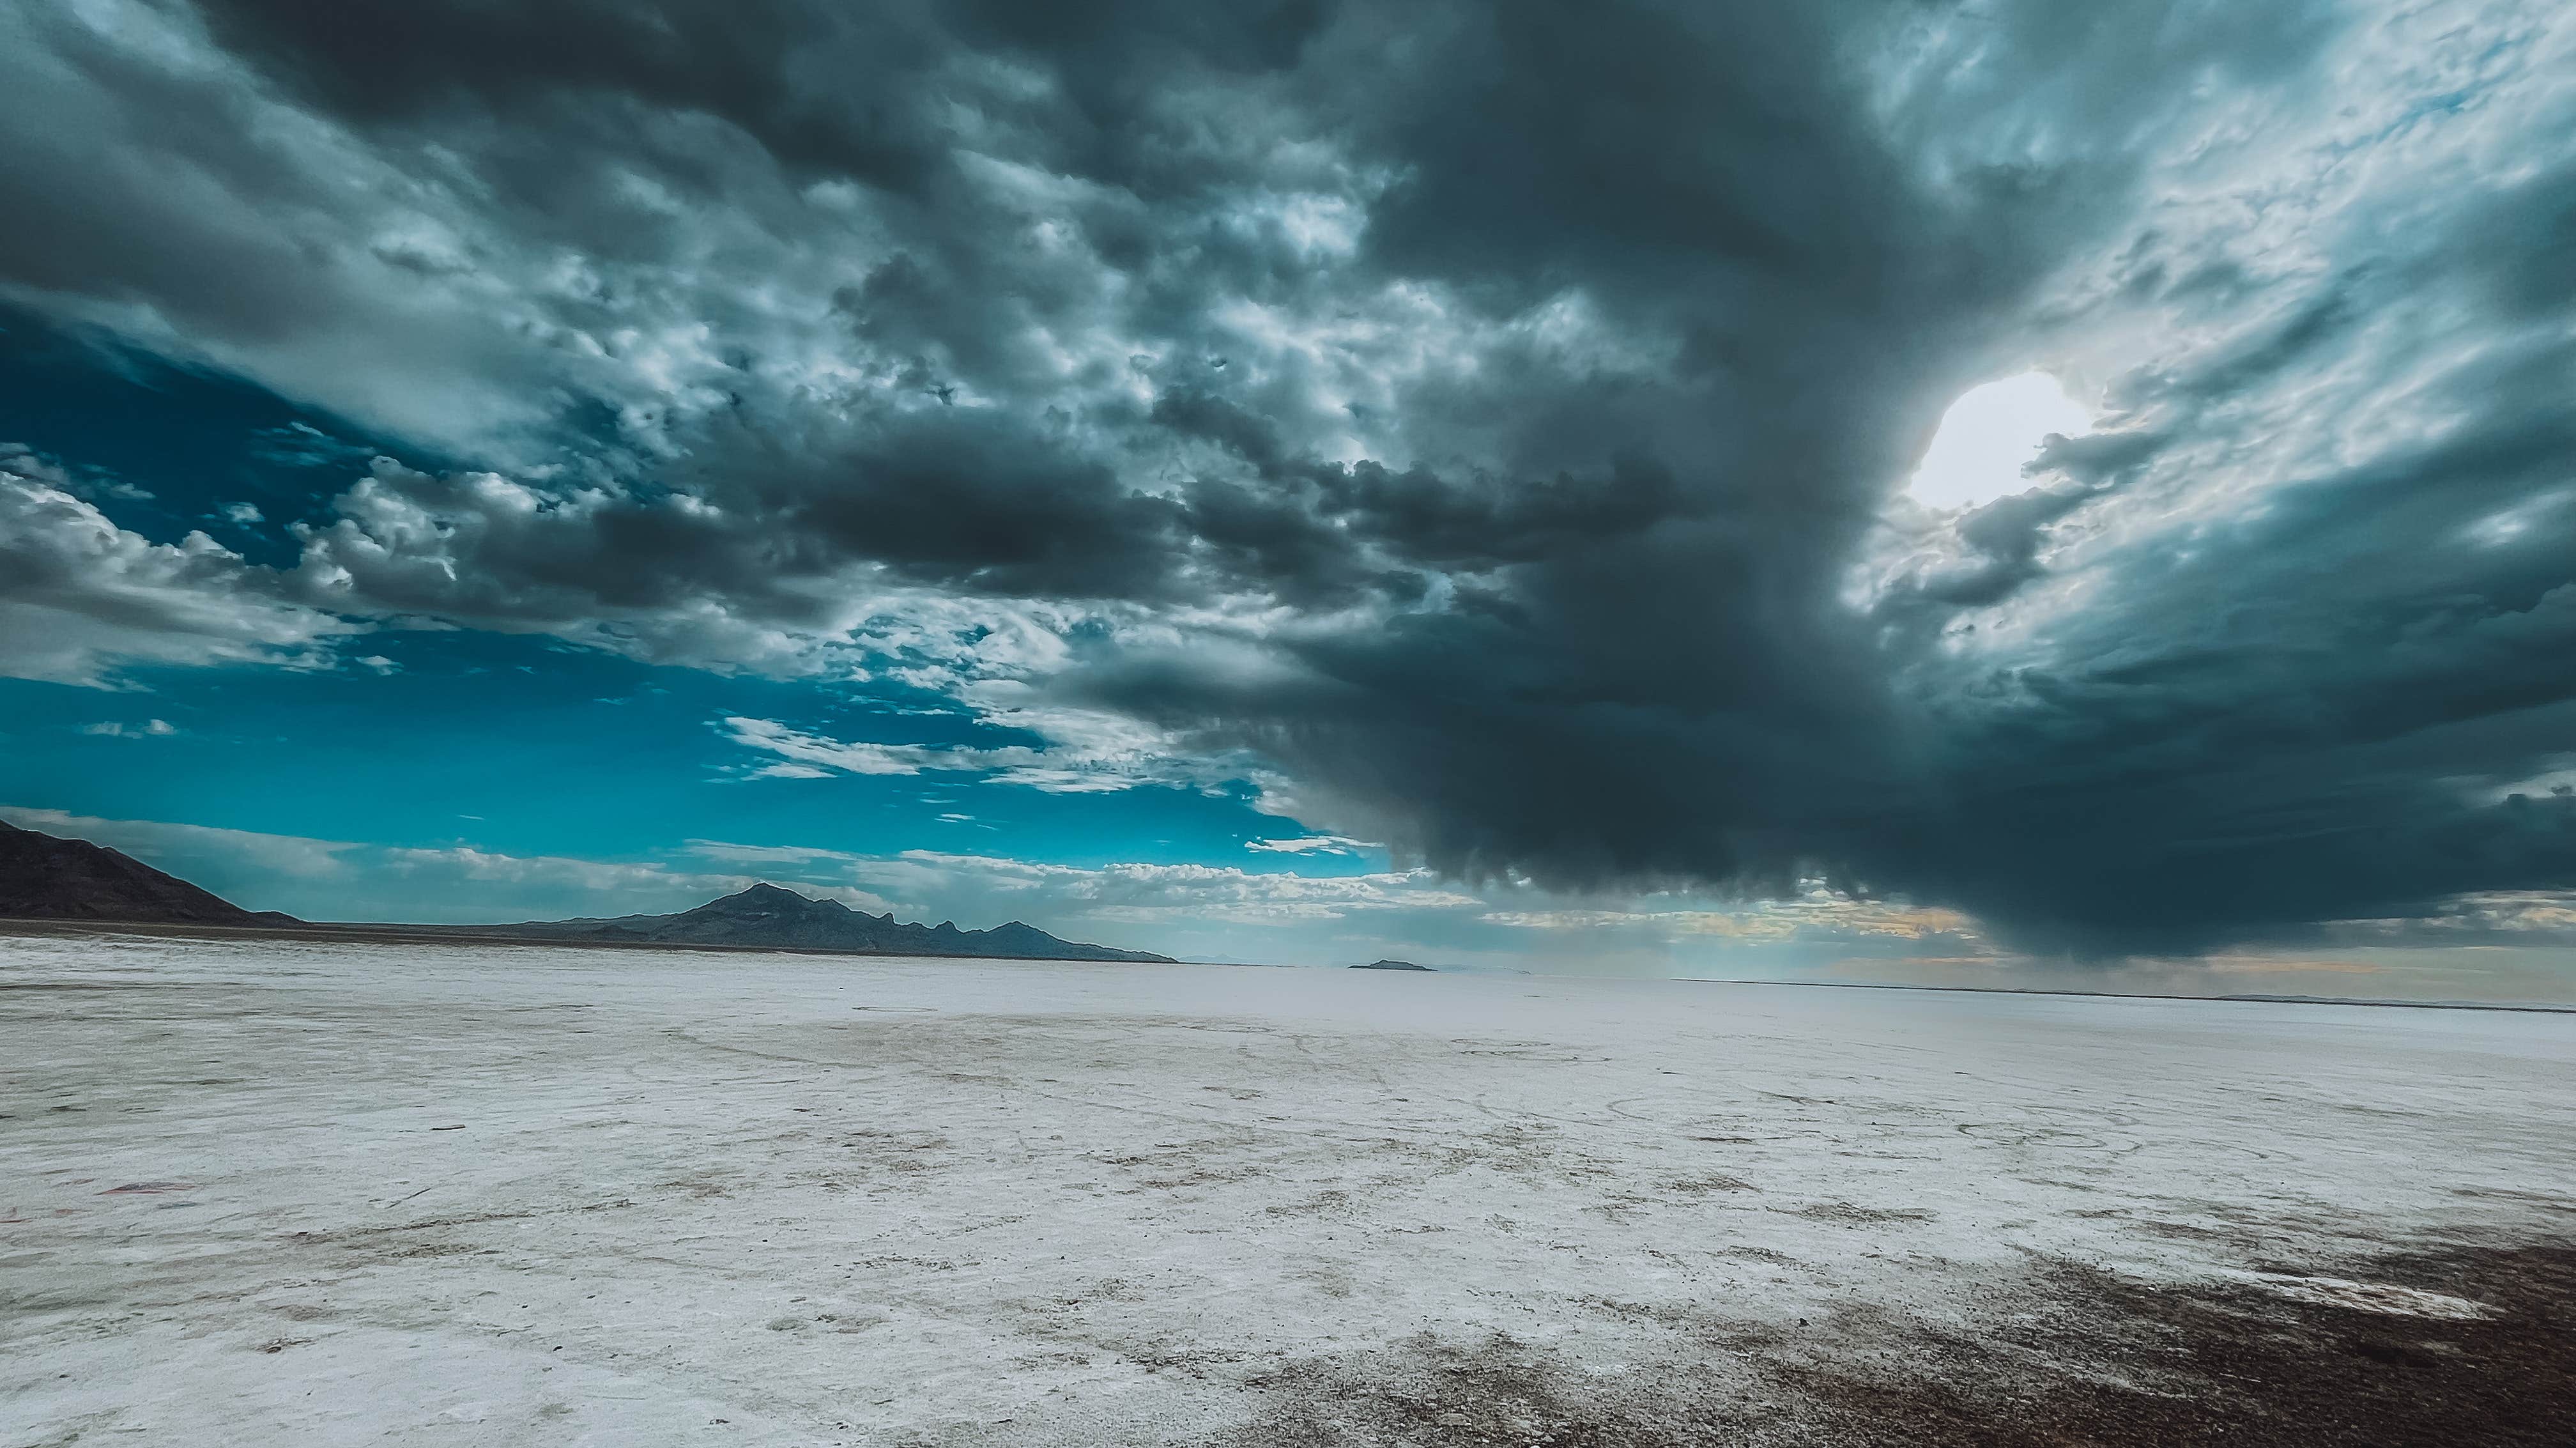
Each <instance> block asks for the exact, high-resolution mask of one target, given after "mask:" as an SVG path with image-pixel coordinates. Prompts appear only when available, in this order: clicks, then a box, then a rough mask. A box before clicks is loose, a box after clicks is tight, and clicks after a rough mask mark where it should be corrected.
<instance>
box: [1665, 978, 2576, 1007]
mask: <svg viewBox="0 0 2576 1448" xmlns="http://www.w3.org/2000/svg"><path fill="white" fill-rule="evenodd" d="M1671 979H1673V980H1685V981H1689V982H1690V983H1691V984H1693V985H1788V986H1800V987H1804V988H1808V989H1813V990H1923V991H1945V992H1949V993H1951V994H1955V995H2026V996H2076V997H2080V998H2085V999H2091V1000H2112V1001H2228V1002H2233V1003H2235V1004H2238V1005H2266V1006H2383V1007H2397V1008H2401V1009H2405V1010H2417V1011H2527V1012H2532V1013H2535V1014H2539V1015H2553V1016H2566V1015H2576V1005H2567V1006H2553V1005H2544V1004H2541V1003H2539V1002H2536V1001H2522V1002H2514V1001H2407V1000H2371V999H2368V998H2367V997H2362V996H2308V995H2268V994H2263V993H2259V992H2251V991H2239V992H2236V993H2233V994H2230V995H2182V994H2179V993H2176V992H2171V991H2143V990H2137V991H2132V990H2068V989H2064V988H2062V987H2060V988H2053V989H2052V988H2050V987H2046V986H2011V985H1905V984H1900V983H1898V982H1895V981H1877V980H1733V979H1728V978H1726V977H1724V976H1710V975H1677V976H1673V977H1671Z"/></svg>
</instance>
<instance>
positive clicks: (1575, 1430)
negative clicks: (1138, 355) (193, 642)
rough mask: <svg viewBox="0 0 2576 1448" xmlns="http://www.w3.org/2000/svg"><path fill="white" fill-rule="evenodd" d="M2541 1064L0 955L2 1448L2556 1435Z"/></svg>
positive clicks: (1455, 991)
mask: <svg viewBox="0 0 2576 1448" xmlns="http://www.w3.org/2000/svg"><path fill="white" fill-rule="evenodd" d="M2571 1059H2576V1017H2569V1016H2564V1015H2541V1014H2511V1013H2494V1012H2466V1011H2425V1010H2402V1009H2366V1008H2357V1007H2337V1006H2317V1005H2286V1004H2255V1003H2234V1002H2230V1003H2218V1002H2186V1001H2163V1000H2120V999H2086V998H2066V997H2041V996H2004V995H1951V994H1924V993H1915V992H1875V991H1862V990H1811V989H1798V988H1794V987H1763V986H1736V985H1711V984H1692V983H1676V982H1588V981H1578V980H1570V979H1552V978H1549V979H1542V978H1505V977H1474V976H1460V975H1412V974H1394V973H1379V972H1369V971H1334V972H1326V971H1302V970H1299V971H1292V970H1256V969H1243V968H1225V967H1193V966H1126V965H1118V966H1098V965H1072V964H1053V963H1020V962H1009V963H1005V962H982V961H955V960H942V961H922V960H900V959H864V958H847V957H819V956H795V955H753V954H722V955H707V954H692V953H685V952H649V951H617V950H600V949H553V948H516V949H509V948H500V949H486V948H458V947H423V946H417V945H368V944H345V943H335V944H296V943H285V942H274V941H271V942H260V941H247V940H242V941H199V940H185V939H176V938H158V937H147V936H98V935H77V934H70V933H63V934H53V935H48V934H42V933H30V934H21V935H17V936H10V937H0V1113H5V1119H0V1233H5V1236H0V1314H5V1315H0V1354H5V1356H0V1442H5V1443H7V1444H12V1445H15V1444H40V1443H42V1444H55V1443H69V1442H74V1441H79V1442H114V1443H144V1444H158V1443H168V1444H202V1443H263V1444H299V1445H300V1444H343V1443H348V1444H356V1443H368V1444H383V1443H394V1444H478V1445H479V1444H517V1443H546V1444H557V1443H600V1444H659V1443H742V1444H826V1443H862V1442H864V1443H942V1444H945V1443H977V1444H983V1443H994V1444H1042V1443H1091V1442H1098V1443H1128V1442H1136V1443H1159V1442H1176V1443H1198V1442H1208V1443H1238V1444H1265V1445H1266V1444H1279V1443H1334V1442H1354V1443H1356V1442H1381V1443H1393V1442H1413V1443H1418V1444H1423V1445H1429V1444H1434V1443H1448V1442H1459V1443H1471V1442H1479V1441H1490V1442H1519V1443H1540V1442H1547V1443H1568V1444H1574V1443H1593V1444H1606V1443H1628V1442H1637V1443H1664V1442H1674V1443H1680V1442H1735V1441H1742V1442H1774V1441H1776V1442H1799V1443H1809V1442H1813V1443H1827V1442H1846V1441H1848V1442H1877V1441H1891V1442H1893V1441H1923V1442H1949V1441H1957V1442H1963V1443H1964V1442H2013V1441H2032V1442H2039V1441H2051V1440H2049V1439H2048V1438H2047V1437H2045V1436H2044V1435H2045V1434H2046V1433H2049V1432H2058V1431H2065V1427H2066V1425H2067V1424H2075V1425H2077V1426H2078V1427H2085V1430H2086V1431H2088V1432H2091V1433H2094V1434H2097V1435H2100V1436H2097V1437H2096V1438H2095V1439H2094V1441H2130V1440H2129V1439H2125V1438H2122V1437H2121V1436H2120V1434H2121V1433H2123V1432H2127V1431H2130V1429H2132V1428H2133V1429H2134V1430H2135V1431H2136V1432H2137V1433H2139V1434H2141V1435H2143V1434H2147V1433H2150V1432H2153V1433H2154V1434H2156V1435H2157V1436H2156V1438H2154V1439H2151V1438H2148V1437H2145V1436H2140V1437H2138V1438H2136V1439H2135V1441H2157V1440H2159V1439H2160V1440H2165V1441H2197V1439H2195V1438H2194V1437H2193V1434H2194V1433H2196V1432H2198V1431H2200V1428H2199V1427H2195V1424H2199V1423H2200V1422H2201V1419H2200V1418H2195V1417H2193V1416H2192V1415H2194V1414H2201V1415H2204V1416H2207V1415H2210V1414H2216V1415H2218V1418H2222V1419H2225V1420H2227V1421H2224V1422H2218V1424H2217V1426H2215V1427H2211V1428H2210V1429H2209V1431H2210V1432H2213V1433H2215V1432H2220V1431H2227V1432H2232V1433H2234V1434H2235V1436H2234V1437H2232V1438H2229V1439H2225V1440H2223V1441H2243V1442H2258V1441H2274V1440H2273V1439H2271V1438H2267V1437H2265V1436H2264V1433H2265V1432H2266V1431H2269V1429H2270V1428H2280V1429H2283V1430H2285V1431H2286V1430H2287V1429H2289V1428H2292V1427H2296V1426H2298V1425H2300V1424H2301V1423H2302V1422H2305V1423H2307V1424H2309V1425H2310V1426H2313V1423H2314V1421H2315V1419H2314V1417H2313V1415H2314V1414H2316V1413H2318V1412H2327V1413H2331V1412H2333V1411H2338V1410H2337V1409H2335V1408H2333V1407H2332V1406H2331V1404H2328V1406H2326V1407H2322V1408H2321V1407H2318V1406H2316V1404H2315V1403H2312V1402H2308V1401H2306V1400H2305V1399H2302V1398H2301V1397H2300V1396H2299V1395H2300V1394H2303V1393H2326V1392H2328V1391H2329V1390H2330V1391H2331V1392H2332V1393H2334V1394H2340V1395H2341V1397H2339V1398H2337V1399H2335V1400H2336V1401H2342V1400H2344V1399H2348V1398H2351V1397H2352V1395H2354V1394H2362V1395H2365V1396H2366V1395H2367V1394H2370V1393H2373V1392H2378V1391H2380V1389H2379V1388H2376V1387H2373V1386H2372V1384H2373V1383H2377V1382H2389V1381H2395V1382H2398V1383H2399V1384H2400V1385H2401V1386H2402V1385H2403V1383H2404V1381H2405V1379H2406V1377H2407V1374H2408V1373H2410V1372H2418V1373H2422V1374H2431V1375H2433V1376H2434V1377H2435V1378H2438V1379H2439V1380H2440V1381H2442V1382H2444V1383H2447V1384H2449V1387H2448V1388H2446V1389H2445V1391H2448V1392H2451V1393H2452V1396H2453V1402H2454V1404H2455V1406H2454V1408H2453V1409H2451V1411H2457V1412H2468V1413H2472V1414H2474V1413H2477V1412H2483V1411H2486V1409H2484V1408H2481V1407H2479V1406H2477V1403H2478V1402H2484V1401H2485V1400H2484V1399H2483V1398H2478V1399H2477V1402H2471V1401H2470V1399H2471V1398H2476V1395H2477V1394H2479V1393H2482V1392H2486V1391H2487V1388H2486V1387H2483V1386H2481V1385H2480V1383H2479V1382H2478V1381H2470V1380H2468V1379H2464V1378H2463V1377H2462V1375H2463V1374H2464V1373H2465V1374H2468V1375H2469V1378H2471V1379H2473V1378H2475V1377H2476V1375H2477V1374H2478V1373H2479V1372H2484V1371H2486V1370H2488V1369H2490V1368H2494V1367H2496V1365H2498V1364H2506V1365H2508V1366H2511V1370H2512V1371H2513V1372H2514V1373H2516V1374H2519V1375H2520V1376H2521V1377H2522V1378H2523V1379H2524V1380H2525V1382H2524V1386H2523V1387H2522V1388H2521V1389H2520V1391H2521V1393H2522V1395H2523V1398H2524V1399H2525V1400H2527V1403H2537V1404H2538V1405H2539V1407H2540V1408H2547V1407H2548V1406H2549V1405H2550V1403H2551V1402H2552V1401H2554V1400H2552V1399H2550V1398H2549V1397H2548V1396H2547V1395H2548V1393H2549V1392H2551V1391H2556V1390H2557V1389H2552V1388H2550V1387H2549V1385H2548V1384H2547V1383H2545V1382H2544V1383H2539V1384H2538V1385H2537V1386H2535V1385H2534V1384H2533V1381H2532V1378H2533V1375H2534V1374H2541V1375H2544V1376H2545V1375H2546V1374H2547V1373H2550V1372H2558V1373H2561V1374H2562V1375H2563V1373H2564V1370H2565V1360H2564V1356H2563V1349H2559V1350H2558V1353H2559V1355H2557V1356H2551V1355H2550V1353H2551V1349H2550V1348H2549V1347H2548V1343H2549V1342H2550V1341H2551V1340H2553V1339H2554V1340H2556V1341H2559V1342H2563V1341H2564V1337H2563V1330H2564V1328H2565V1327H2566V1326H2567V1325H2568V1324H2567V1323H2566V1321H2565V1319H2564V1317H2563V1313H2564V1309H2565V1303H2566V1299H2565V1297H2564V1295H2563V1288H2564V1285H2565V1278H2564V1276H2563V1269H2564V1265H2565V1261H2566V1257H2565V1254H2564V1248H2565V1243H2566V1237H2567V1233H2568V1229H2569V1226H2570V1224H2571V1222H2576V1092H2571V1090H2570V1089H2569V1081H2570V1076H2569V1070H2568V1068H2569V1063H2570V1061H2571ZM2371 1293H2379V1294H2383V1295H2382V1296H2380V1297H2378V1298H2376V1299H2372V1298H2370V1297H2369V1294H2371ZM2445 1334H2448V1335H2449V1336H2448V1337H2445V1336H2444V1335H2445ZM2479 1334H2486V1336H2479ZM2213 1342H2215V1343H2217V1344H2219V1346H2220V1347H2223V1348H2224V1349H2225V1350H2226V1351H2227V1352H2228V1353H2229V1354H2232V1357H2231V1359H2230V1360H2231V1361H2234V1362H2236V1363H2237V1364H2238V1367H2237V1368H2236V1369H2233V1370H2231V1372H2232V1377H2233V1378H2234V1379H2238V1380H2242V1381H2241V1382H2238V1383H2237V1384H2236V1385H2235V1386H2229V1385H2228V1384H2227V1382H2226V1381H2224V1380H2226V1379H2228V1378H2230V1376H2231V1375H2230V1374H2221V1373H2218V1372H2217V1371H2216V1370H2215V1369H2212V1368H2211V1367H2210V1366H2209V1363H2208V1362H2207V1361H2205V1359H2206V1358H2207V1354H2208V1352H2209V1351H2210V1350H2211V1349H2210V1346H2209V1345H2210V1344H2211V1343H2213ZM2285 1342H2286V1343H2289V1344H2291V1346H2290V1347H2283V1346H2282V1344H2283V1343H2285ZM2300 1344H2305V1346H2300ZM2267 1352H2270V1353H2275V1354H2279V1353H2290V1354H2291V1357H2292V1361H2293V1366H2294V1367H2295V1366H2296V1361H2297V1355H2298V1354H2299V1353H2316V1354H2332V1353H2343V1354H2345V1356H2346V1357H2349V1359H2350V1362H2351V1363H2352V1364H2355V1365H2358V1366H2357V1367H2344V1366H2338V1365H2336V1363H2329V1362H2323V1360H2322V1359H2320V1362H2321V1363H2322V1365H2321V1366H2318V1367H2316V1368H2315V1370H2314V1371H2313V1372H2309V1371H2307V1370H2305V1369H2299V1370H2298V1371H2291V1370H2286V1369H2285V1370H2284V1371H2283V1373H2282V1374H2281V1376H2282V1377H2283V1379H2284V1382H2285V1383H2286V1384H2287V1385H2286V1386H2280V1387H2279V1388H2278V1391H2274V1390H2273V1389H2270V1388H2266V1387H2264V1386H2263V1385H2262V1383H2263V1381H2265V1379H2264V1373H2265V1371H2267V1370H2266V1369H2264V1368H2263V1367H2262V1366H2261V1364H2262V1362H2263V1361H2264V1359H2263V1354H2264V1353H2267ZM2354 1354H2359V1355H2358V1356H2355V1355H2354ZM2390 1354H2395V1356H2394V1357H2392V1356H2390ZM2515 1354H2540V1355H2541V1356H2538V1357H2533V1358H2530V1359H2529V1360H2528V1361H2523V1360H2521V1359H2518V1358H2515V1357H2514V1356H2513V1355H2515ZM2410 1355H2411V1356H2410ZM2337 1361H2338V1362H2339V1361H2340V1359H2338V1360H2337ZM2391 1364H2395V1366H2392V1365H2391ZM2409 1364H2413V1366H2411V1367H2410V1366H2409ZM2515 1364H2518V1365H2515ZM2535 1364H2536V1366H2535ZM2553 1364H2554V1366H2553ZM2195 1375H2197V1376H2195ZM2339 1375H2341V1376H2339ZM2294 1378H2295V1379H2300V1380H2301V1381H2300V1382H2296V1383H2291V1382H2289V1380H2290V1379H2294ZM2347 1379H2348V1380H2349V1381H2348V1382H2347ZM2554 1381H2557V1382H2560V1383H2561V1384H2563V1382H2564V1378H2563V1376H2562V1377H2560V1378H2559V1379H2556V1380H2554ZM2212 1384H2216V1386H2212ZM2249 1384H2250V1386H2248V1385H2249ZM2339 1384H2341V1385H2342V1386H2338V1385H2339ZM2320 1385H2322V1386H2320ZM2490 1386H2491V1385H2490ZM2227 1393H2236V1394H2238V1395H2239V1397H2241V1398H2242V1401H2241V1402H2238V1401H2235V1400H2232V1399H2227V1398H2225V1396H2224V1395H2225V1394H2227ZM2463 1393H2465V1394H2468V1395H2469V1396H2468V1397H2462V1396H2460V1395H2461V1394H2463ZM2407 1396H2408V1397H2409V1398H2410V1399H2411V1398H2420V1397H2421V1396H2422V1394H2420V1393H2414V1394H2408V1395H2407ZM2321 1401H2322V1400H2321ZM2392 1401H2393V1402H2394V1406H2386V1407H2383V1408H2374V1409H2373V1410H2372V1411H2375V1412H2382V1413H2383V1414H2384V1413H2398V1414H2403V1413H2405V1412H2410V1411H2416V1410H2415V1409H2412V1408H2409V1407H2408V1406H2407V1405H2406V1403H2405V1402H2399V1401H2395V1400H2392ZM2499 1401H2501V1400H2499ZM2461 1403H2466V1404H2468V1406H2466V1407H2458V1406H2456V1405H2457V1404H2461ZM2213 1404H2215V1405H2216V1406H2215V1407H2213V1406H2212V1405H2213ZM2537 1410H2538V1409H2534V1411H2537ZM2356 1411H2358V1410H2356ZM2427 1411H2429V1410H2427ZM2495 1411H2496V1412H2499V1413H2502V1414H2505V1415H2506V1416H2505V1417H2501V1418H2497V1419H2495V1420H2494V1421H2492V1422H2489V1421H2487V1420H2484V1419H2479V1420H2477V1421H2478V1422H2479V1423H2480V1424H2482V1425H2483V1426H2482V1428H2481V1429H2480V1434H2481V1435H2482V1436H2483V1437H2484V1439H2485V1440H2486V1441H2524V1440H2522V1439H2517V1438H2515V1437H2513V1436H2512V1435H2513V1434H2514V1433H2516V1432H2519V1431H2521V1430H2520V1429H2519V1428H2518V1427H2517V1426H2516V1423H2515V1421H2514V1420H2512V1419H2511V1414H2512V1413H2513V1412H2515V1411H2522V1410H2521V1409H2516V1408H2513V1407H2511V1406H2510V1405H2508V1406H2505V1407H2498V1408H2496V1409H2495ZM2104 1415H2108V1416H2104ZM2123 1415H2126V1416H2123ZM2159 1415H2162V1416H2159ZM2177 1415H2179V1416H2177ZM2212 1421H2213V1422H2216V1421H2217V1420H2216V1419H2213V1420H2212ZM2371 1421H2377V1420H2376V1419H2374V1420H2371ZM2534 1421H2535V1422H2537V1421H2538V1420H2537V1419H2535V1420H2534ZM2124 1423H2125V1424H2128V1425H2129V1427H2128V1428H2123V1427H2122V1426H2121V1425H2122V1424H2124ZM2104 1424H2108V1425H2109V1426H2108V1427H2105V1426H2103V1425H2104ZM2086 1425H2090V1426H2089V1427H2086ZM2204 1426H2206V1425H2204ZM1945 1434H1948V1435H1950V1436H1944V1435H1945ZM2016 1435H2027V1436H2026V1437H2019V1436H2016ZM2213 1441H2222V1440H2217V1439H2213ZM2278 1441H2298V1439H2296V1438H2295V1437H2282V1438H2280V1439H2279V1440H2278ZM2348 1441H2379V1440H2377V1439H2372V1438H2369V1437H2367V1436H2366V1435H2365V1436H2363V1437H2359V1438H2351V1439H2349V1440H2348ZM2388 1441H2404V1440H2402V1439H2396V1438H2392V1439H2389V1440H2388ZM2528 1441H2534V1442H2538V1441H2545V1440H2544V1439H2542V1438H2537V1437H2535V1438H2531V1439H2529V1440H2528Z"/></svg>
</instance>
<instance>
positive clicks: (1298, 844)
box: [1243, 835, 1378, 855]
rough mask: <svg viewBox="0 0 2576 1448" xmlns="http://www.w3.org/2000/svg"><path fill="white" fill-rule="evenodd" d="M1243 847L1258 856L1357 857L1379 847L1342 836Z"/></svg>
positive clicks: (1249, 843)
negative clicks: (1361, 852)
mask: <svg viewBox="0 0 2576 1448" xmlns="http://www.w3.org/2000/svg"><path fill="white" fill-rule="evenodd" d="M1243 847H1244V848H1245V849H1247V850H1251V851H1253V852H1254V853H1256V854H1271V855H1355V854H1358V853H1359V852H1360V851H1362V850H1374V849H1376V848H1378V846H1376V845H1373V844H1370V843H1369V842H1368V841H1366V840H1354V839H1350V838H1348V837H1346V836H1342V835H1308V836H1306V837H1305V838H1303V839H1296V840H1246V841H1244V842H1243Z"/></svg>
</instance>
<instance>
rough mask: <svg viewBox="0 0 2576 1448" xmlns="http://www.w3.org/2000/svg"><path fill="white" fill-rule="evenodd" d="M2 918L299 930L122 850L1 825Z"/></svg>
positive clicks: (288, 919)
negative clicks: (264, 926) (244, 926)
mask: <svg viewBox="0 0 2576 1448" xmlns="http://www.w3.org/2000/svg"><path fill="white" fill-rule="evenodd" d="M0 919H8V920H94V921H101V922H110V923H133V924H141V925H293V924H297V923H299V922H297V920H296V919H295V917H294V916H292V915H281V914H279V913H278V912H277V911H274V910H244V909H243V908H241V907H240V906H238V905H235V904H234V903H232V902H231V901H229V900H226V899H224V898H223V897H222V896H220V895H216V894H214V893H212V892H210V891H206V890H201V889H199V888H197V887H196V886H194V885H191V884H189V883H188V882H187V881H185V880H182V879H180V878H179V877H177V876H175V875H168V874H164V873H162V872H161V871H159V870H156V869H153V868H152V867H151V866H150V865H147V864H144V863H143V862H142V861H140V860H137V859H135V858H134V857H133V856H131V855H128V854H126V853H124V852H123V851H120V850H111V849H109V848H108V847H106V846H105V845H94V844H91V843H90V842H89V841H87V840H66V839H60V838H57V837H55V836H53V835H48V834H42V833H39V832H38V831H35V830H28V829H20V828H19V827H18V826H16V825H13V824H10V823H9V822H8V821H6V820H0Z"/></svg>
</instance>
